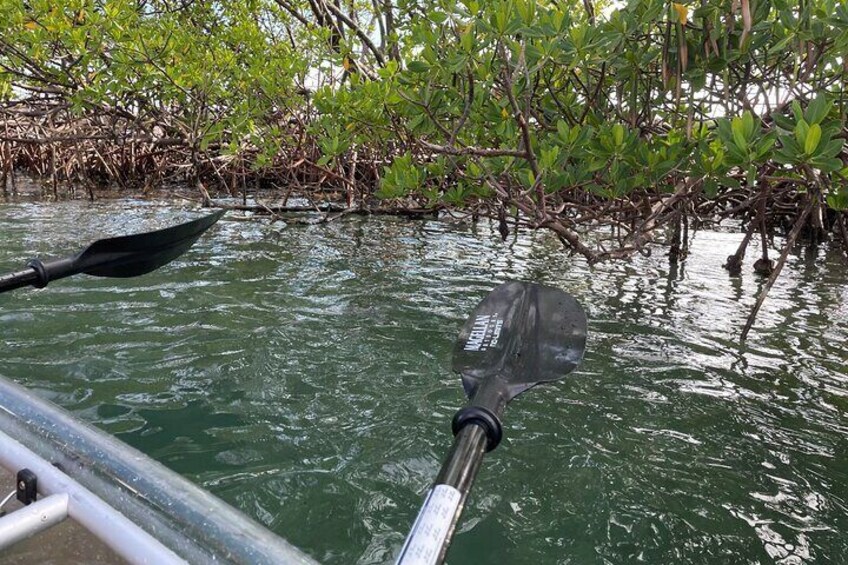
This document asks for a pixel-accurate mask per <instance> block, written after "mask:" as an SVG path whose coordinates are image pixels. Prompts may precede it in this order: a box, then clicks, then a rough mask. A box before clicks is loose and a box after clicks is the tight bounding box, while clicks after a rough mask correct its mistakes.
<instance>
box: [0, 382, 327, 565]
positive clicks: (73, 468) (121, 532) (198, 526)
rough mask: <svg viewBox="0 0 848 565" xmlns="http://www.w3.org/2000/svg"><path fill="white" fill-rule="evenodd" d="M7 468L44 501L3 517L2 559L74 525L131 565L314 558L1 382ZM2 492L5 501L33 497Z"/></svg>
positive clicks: (1, 443)
mask: <svg viewBox="0 0 848 565" xmlns="http://www.w3.org/2000/svg"><path fill="white" fill-rule="evenodd" d="M0 467H3V468H5V469H6V470H7V471H8V472H9V473H11V475H12V476H16V475H17V473H18V472H20V471H22V470H23V469H28V470H29V471H30V472H32V473H33V474H34V475H35V477H37V481H36V482H37V497H36V500H35V501H34V502H31V503H30V504H28V505H26V506H20V507H19V508H17V509H15V510H14V511H12V512H9V513H7V514H6V515H5V516H2V517H0V555H2V553H3V552H4V549H5V548H8V547H10V546H12V545H13V544H16V543H18V542H20V541H21V540H24V539H27V538H31V537H33V536H38V535H39V534H40V532H43V531H45V530H47V529H49V528H51V527H52V526H54V525H56V524H59V523H61V522H63V521H64V520H65V519H67V518H71V519H73V520H74V521H75V522H77V523H78V524H79V525H81V526H82V527H83V528H85V529H86V530H88V532H90V533H91V534H92V535H93V536H95V537H96V538H98V539H99V540H100V541H102V542H103V544H105V545H106V546H107V547H108V548H109V549H111V550H112V551H113V552H114V553H115V554H117V555H118V556H120V557H121V558H122V559H124V560H126V561H127V562H129V563H149V564H154V563H155V564H157V565H159V564H169V563H186V562H188V563H208V562H215V563H245V564H248V563H249V564H259V563H294V564H314V563H316V562H315V561H314V560H313V559H312V558H311V557H309V556H308V555H306V554H305V553H303V552H301V551H300V550H298V549H297V548H295V547H294V546H292V545H291V544H289V543H288V542H286V541H285V540H283V539H282V538H280V537H278V536H276V535H274V534H272V533H271V532H270V531H268V530H267V529H265V528H264V527H262V526H261V525H259V524H258V523H256V522H254V521H253V520H251V519H250V518H248V517H247V516H245V515H244V514H242V513H241V512H239V511H237V510H235V509H234V508H232V507H230V506H228V505H227V504H225V503H224V502H223V501H221V500H219V499H218V498H216V497H214V496H212V495H211V494H210V493H208V492H206V491H204V490H203V489H201V488H199V487H197V486H196V485H194V484H193V483H191V482H190V481H188V480H186V479H184V478H183V477H181V476H180V475H178V474H176V473H174V472H173V471H171V470H170V469H168V468H167V467H165V466H164V465H162V464H160V463H158V462H156V461H154V460H152V459H150V458H149V457H147V456H146V455H144V454H143V453H141V452H140V451H138V450H136V449H134V448H132V447H130V446H128V445H126V444H124V443H122V442H120V441H119V440H117V439H116V438H114V437H112V436H110V435H108V434H106V433H104V432H102V431H100V430H98V429H97V428H95V427H93V426H91V425H89V424H86V423H84V422H80V421H79V420H77V419H76V418H74V417H73V416H72V415H71V414H69V413H68V412H66V411H65V410H63V409H61V408H59V407H57V406H55V405H53V404H51V403H49V402H47V401H45V400H43V399H40V398H38V397H37V396H35V395H34V394H32V393H31V392H29V391H27V390H26V389H25V388H23V387H21V386H19V385H17V384H15V383H12V382H10V381H8V380H6V379H3V378H2V377H0ZM15 483H16V481H15V482H14V483H4V484H2V485H0V487H1V488H0V501H2V500H3V499H5V498H7V495H9V494H12V493H10V492H9V491H12V490H13V489H16V487H17V488H23V485H21V484H19V483H18V484H15Z"/></svg>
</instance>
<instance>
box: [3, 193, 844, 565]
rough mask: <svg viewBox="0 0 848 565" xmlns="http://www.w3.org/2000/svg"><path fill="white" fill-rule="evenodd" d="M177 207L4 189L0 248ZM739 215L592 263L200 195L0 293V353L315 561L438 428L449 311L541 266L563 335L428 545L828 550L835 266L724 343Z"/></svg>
mask: <svg viewBox="0 0 848 565" xmlns="http://www.w3.org/2000/svg"><path fill="white" fill-rule="evenodd" d="M193 214H196V212H194V211H191V210H183V211H180V210H174V209H173V208H165V207H161V206H158V205H156V204H154V203H126V202H123V203H109V204H97V205H94V206H92V205H83V204H78V203H69V204H53V205H40V204H26V203H22V204H9V205H6V206H4V207H2V208H0V238H2V241H4V246H3V247H2V249H0V266H2V267H3V268H4V269H6V270H12V269H16V268H19V266H20V264H21V263H22V261H23V260H24V259H26V258H27V257H30V256H34V255H36V254H40V255H60V254H63V253H64V252H66V251H68V250H72V249H75V248H78V247H81V246H83V245H85V243H87V242H88V241H90V240H92V239H97V238H99V237H102V236H103V235H104V234H108V235H114V234H117V233H127V232H131V231H134V230H137V231H142V230H145V229H153V228H156V227H163V226H164V225H168V224H171V223H175V222H177V221H179V220H183V219H186V218H188V217H192V215H193ZM740 237H741V235H740V234H735V233H727V232H699V233H698V234H697V235H696V236H695V238H694V241H693V243H692V253H691V255H690V257H689V258H687V260H686V261H685V262H684V263H680V264H678V265H676V266H675V265H669V263H668V261H667V258H666V257H664V256H663V255H662V254H661V253H656V254H655V255H654V256H653V257H637V258H634V259H633V260H632V261H629V262H620V263H610V264H602V265H599V266H595V267H593V268H589V267H588V266H587V265H586V264H585V263H584V262H583V261H581V260H579V259H577V258H569V257H567V256H565V254H563V253H562V250H561V247H560V244H559V243H558V242H557V241H556V240H555V239H554V238H551V237H549V236H547V235H546V234H543V233H538V234H518V235H516V236H514V237H510V238H509V239H508V240H507V242H506V243H504V242H501V241H500V238H499V236H498V235H497V232H496V230H495V229H492V227H491V226H489V225H487V224H485V223H480V224H478V225H475V226H465V225H454V224H451V223H450V222H439V221H422V222H408V221H401V220H396V219H369V220H362V219H351V220H347V221H342V222H336V223H333V224H330V225H325V226H295V225H289V226H282V225H280V224H274V225H270V226H269V225H265V224H262V223H245V222H235V221H227V220H226V219H225V220H223V221H222V222H221V223H220V224H219V225H218V226H216V228H215V230H214V232H213V233H211V234H210V236H209V237H206V238H204V239H202V240H201V241H200V242H199V243H198V245H197V247H196V248H194V249H193V250H192V251H191V252H190V253H189V254H187V255H185V256H183V257H181V258H180V259H178V260H177V261H175V262H174V263H172V264H171V265H168V266H166V267H165V268H163V269H162V270H160V271H157V272H156V273H153V274H151V275H148V276H145V277H142V278H138V279H129V280H125V281H114V280H98V279H93V278H87V277H78V278H74V279H68V280H66V281H62V282H61V283H57V284H56V285H55V286H51V288H50V289H48V290H45V291H19V292H18V293H15V294H14V295H11V294H10V295H4V296H3V297H2V298H0V323H2V327H3V364H2V368H0V372H2V373H3V374H4V375H5V376H7V377H11V378H13V379H15V380H17V381H18V382H21V383H23V384H26V385H27V386H29V387H31V388H33V389H35V390H37V391H38V392H39V394H41V395H43V396H46V397H48V398H50V399H52V400H54V401H56V402H58V403H59V404H61V405H63V406H65V407H67V408H69V409H71V410H73V411H75V412H76V413H77V414H78V415H80V416H81V417H82V418H84V419H86V420H88V421H92V422H95V423H96V424H97V425H99V426H101V427H103V428H105V429H106V430H108V431H110V432H112V433H115V434H117V435H118V436H119V437H120V438H121V439H123V440H125V441H127V442H128V443H130V444H132V445H134V446H136V447H138V448H140V449H142V450H143V451H145V452H147V453H149V454H150V455H152V456H153V457H155V458H157V459H159V460H160V461H162V462H163V463H165V464H166V465H168V466H170V467H172V468H174V469H176V470H177V471H179V472H180V473H182V474H184V475H186V476H188V477H190V478H192V479H193V480H195V481H197V482H198V483H200V484H201V485H203V486H205V487H206V488H209V489H210V490H212V491H213V492H214V493H216V494H217V495H219V496H221V497H222V498H224V499H225V500H227V501H229V502H231V503H232V504H234V505H235V506H237V507H239V508H241V509H242V510H243V511H245V512H246V513H247V514H249V515H251V516H253V517H254V518H256V519H258V520H259V521H261V522H263V523H264V524H266V525H267V526H268V527H270V528H271V529H273V530H274V531H276V532H278V533H280V534H281V535H283V536H284V537H286V538H287V539H289V540H290V541H291V542H293V543H295V544H296V545H298V546H300V547H302V548H303V549H305V550H306V551H308V552H310V553H311V554H312V555H314V556H315V557H316V558H318V559H319V560H321V561H322V562H326V563H354V562H356V563H363V564H365V563H385V562H389V561H391V558H392V556H393V554H394V553H395V552H396V551H397V550H398V549H399V547H400V544H401V543H402V541H403V538H404V536H405V534H406V531H407V529H408V527H409V525H410V523H411V521H412V519H413V518H414V516H415V514H416V512H417V508H418V505H419V503H420V497H421V495H422V493H423V492H424V490H425V489H426V488H427V486H428V484H429V482H430V481H431V480H432V478H433V477H434V476H435V474H436V472H437V470H438V467H439V464H440V461H441V458H442V456H443V455H444V454H445V452H446V450H447V448H448V447H449V444H450V434H449V426H450V424H449V422H450V418H451V417H452V415H453V412H454V411H455V410H456V409H457V408H458V407H459V406H460V405H461V404H462V402H463V396H462V392H461V387H460V385H459V381H458V379H457V378H456V377H455V376H454V375H452V374H451V372H450V354H451V348H452V346H453V340H454V339H455V336H456V333H457V331H458V329H459V327H460V325H461V323H462V321H463V320H464V319H465V316H466V315H467V313H468V312H469V311H470V310H471V309H472V308H473V307H474V305H475V304H476V303H477V301H478V300H479V299H480V298H481V297H482V296H483V295H484V294H485V293H486V292H487V291H488V290H489V289H491V288H492V287H493V286H495V285H496V284H497V283H499V282H502V281H504V280H507V279H512V278H516V279H524V280H534V281H538V282H543V283H546V284H551V285H554V286H558V287H561V288H563V289H565V290H566V291H568V292H570V293H572V294H573V295H575V297H577V299H578V300H579V301H580V302H581V303H582V304H583V305H584V306H585V308H586V310H587V313H588V315H589V319H590V336H589V342H588V352H587V356H586V359H585V361H584V363H583V365H582V367H581V368H580V369H579V370H578V371H577V372H575V373H574V374H573V376H571V377H570V378H568V379H566V381H565V382H563V383H560V384H558V385H555V386H548V387H543V388H539V389H537V390H534V391H532V392H530V393H527V394H526V395H524V396H523V397H521V398H519V399H518V400H516V401H515V402H514V403H513V404H511V405H510V407H509V410H508V412H507V415H506V418H505V428H506V429H505V433H506V439H505V440H504V443H503V445H502V446H501V447H500V448H499V449H498V450H497V451H496V452H494V453H492V454H490V455H489V456H487V458H486V461H485V463H484V467H483V470H482V472H481V474H480V476H479V478H478V481H477V483H476V485H475V488H474V490H473V491H472V495H471V498H470V499H469V503H468V508H467V510H466V512H465V514H464V517H463V520H462V523H461V524H460V526H459V534H458V535H457V537H456V539H455V542H454V545H453V547H452V549H451V553H450V554H449V562H450V563H456V564H461V563H486V562H488V563H527V564H536V563H630V562H638V561H643V562H646V563H669V562H674V563H772V562H773V563H781V564H793V563H814V562H815V563H837V562H840V560H841V559H843V558H844V556H845V555H848V535H846V532H847V531H848V518H846V516H848V501H846V496H847V495H846V493H848V457H846V456H848V454H846V444H845V437H846V434H847V433H848V372H846V368H845V367H846V363H845V362H846V357H845V353H844V349H843V344H844V343H845V341H846V339H848V286H846V285H845V284H844V281H845V279H846V269H845V266H844V264H842V263H840V262H839V261H838V260H837V259H836V258H835V257H829V256H827V255H826V253H824V252H820V253H819V254H818V255H813V254H812V253H809V252H807V251H805V250H801V251H800V253H799V254H798V255H796V256H793V257H792V258H790V261H789V264H788V265H787V268H786V269H785V271H784V274H783V275H782V276H781V278H780V279H779V280H778V282H777V284H776V285H775V287H774V289H773V290H772V292H771V294H770V297H769V299H768V301H767V302H766V304H765V306H764V308H763V310H762V312H761V313H760V317H759V319H758V321H757V324H756V326H755V332H754V333H752V335H751V337H750V338H749V342H748V343H747V345H745V346H740V345H739V344H738V335H739V331H740V329H741V327H742V325H743V324H744V321H745V317H746V316H747V313H748V311H749V309H750V307H751V306H752V305H753V302H754V300H755V298H756V294H757V292H758V291H759V290H760V288H761V287H762V284H763V283H762V280H760V279H758V278H757V277H755V276H754V275H753V274H750V267H748V270H746V271H745V272H744V273H743V276H742V277H740V278H729V277H728V275H727V273H726V272H725V271H724V270H723V269H722V268H721V264H722V263H723V261H724V259H725V258H726V256H727V255H729V254H730V253H731V252H732V251H733V250H734V248H735V246H736V244H737V243H738V241H739V238H740ZM751 255H752V256H753V253H752V254H751Z"/></svg>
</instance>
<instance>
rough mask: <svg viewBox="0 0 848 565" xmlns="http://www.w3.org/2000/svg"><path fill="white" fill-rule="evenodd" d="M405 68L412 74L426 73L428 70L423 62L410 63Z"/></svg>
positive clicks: (428, 67)
mask: <svg viewBox="0 0 848 565" xmlns="http://www.w3.org/2000/svg"><path fill="white" fill-rule="evenodd" d="M406 67H407V68H408V69H409V70H410V71H412V72H413V73H426V72H427V71H429V70H430V65H428V64H427V63H425V62H424V61H410V62H409V64H408V65H407V66H406Z"/></svg>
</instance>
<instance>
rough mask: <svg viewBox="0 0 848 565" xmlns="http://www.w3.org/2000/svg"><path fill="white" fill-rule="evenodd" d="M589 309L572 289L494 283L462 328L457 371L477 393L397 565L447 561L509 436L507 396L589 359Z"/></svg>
mask: <svg viewBox="0 0 848 565" xmlns="http://www.w3.org/2000/svg"><path fill="white" fill-rule="evenodd" d="M585 348H586V314H584V312H583V309H582V308H581V307H580V305H579V304H578V303H577V301H576V300H575V299H574V298H573V297H571V296H569V295H568V294H566V293H565V292H563V291H561V290H557V289H553V288H549V287H546V286H542V285H538V284H533V283H523V282H509V283H505V284H502V285H500V286H498V287H497V288H495V289H494V290H492V291H491V292H490V293H489V295H488V296H486V298H484V299H483V301H482V302H480V304H478V305H477V308H476V309H475V310H474V312H473V313H472V314H471V316H470V317H469V318H468V320H467V321H466V322H465V326H464V327H463V328H462V331H461V332H460V333H459V338H458V339H457V342H456V345H455V348H454V354H453V370H454V371H456V372H457V373H459V374H460V375H461V377H462V386H463V388H464V389H465V393H466V395H467V396H468V398H469V403H468V405H467V406H466V407H465V408H462V409H460V410H459V411H458V412H457V413H456V415H455V416H454V418H453V433H454V435H455V436H456V438H455V439H454V443H453V448H452V449H451V451H450V453H449V454H448V457H447V459H446V460H445V461H444V463H443V464H442V469H441V471H439V475H438V476H437V477H436V481H435V483H434V485H433V487H432V488H431V489H430V491H429V492H428V493H427V496H426V498H425V500H424V504H423V505H422V507H421V511H420V512H419V513H418V518H416V520H415V523H414V524H413V526H412V531H411V532H410V533H409V536H408V537H407V539H406V543H404V545H403V548H402V549H401V552H400V555H399V556H398V559H397V565H413V564H414V565H425V564H427V565H432V564H436V563H442V562H443V561H444V558H445V553H446V552H447V549H448V545H450V540H451V537H452V535H453V531H454V528H455V526H456V523H457V521H458V520H459V515H460V514H461V513H462V508H463V506H464V503H465V499H466V497H467V496H468V492H469V491H470V490H471V484H472V483H473V482H474V477H475V476H476V475H477V471H478V470H479V469H480V464H481V463H482V460H483V454H484V453H485V452H487V451H491V450H493V449H494V448H495V447H497V446H498V443H499V442H500V440H501V436H502V428H501V417H502V416H503V412H504V408H506V405H507V403H508V402H509V401H510V400H512V399H513V398H515V397H516V396H518V395H519V394H521V393H522V392H524V391H525V390H527V389H529V388H531V387H533V386H535V385H537V384H539V383H543V382H549V381H555V380H558V379H561V378H563V377H564V376H565V375H566V374H568V373H570V372H571V371H573V370H574V368H575V367H577V365H579V364H580V361H581V360H582V359H583V352H584V351H585Z"/></svg>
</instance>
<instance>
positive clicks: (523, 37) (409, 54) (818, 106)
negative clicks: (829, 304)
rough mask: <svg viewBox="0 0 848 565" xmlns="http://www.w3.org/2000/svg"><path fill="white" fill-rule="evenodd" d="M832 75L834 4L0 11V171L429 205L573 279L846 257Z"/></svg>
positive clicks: (265, 4) (12, 2) (292, 4)
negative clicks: (728, 257) (689, 253)
mask: <svg viewBox="0 0 848 565" xmlns="http://www.w3.org/2000/svg"><path fill="white" fill-rule="evenodd" d="M846 53H848V4H847V3H846V2H845V1H844V0H800V1H797V2H796V1H790V0H697V1H681V2H667V1H664V0H630V1H629V2H600V1H596V2H594V3H593V2H592V1H591V0H581V1H576V0H559V1H557V0H547V1H536V0H494V1H484V0H462V1H461V2H459V3H455V2H453V1H447V0H400V1H398V2H389V1H388V0H371V1H365V0H344V1H342V0H230V1H211V2H200V1H193V0H69V1H67V2H63V3H56V2H53V1H51V0H27V1H21V0H7V1H5V2H3V3H2V4H1V5H0V100H2V115H0V116H2V117H1V118H0V119H2V120H3V121H2V124H0V135H2V136H3V137H2V139H3V140H4V145H3V149H2V151H0V155H2V156H3V157H4V161H5V163H6V166H5V168H4V170H6V169H8V168H9V167H10V166H11V163H12V162H15V163H16V164H17V165H18V166H21V167H27V166H29V167H35V168H39V167H41V169H39V170H42V172H47V173H49V174H51V175H52V176H53V178H54V182H56V177H57V176H58V177H59V178H60V180H61V179H68V180H75V179H77V180H79V179H82V178H90V177H92V176H97V177H98V178H100V179H101V180H105V181H107V182H111V183H119V184H127V183H130V182H133V181H135V180H138V179H143V180H146V181H147V182H148V184H150V183H156V182H159V181H162V180H167V179H168V178H170V176H171V175H174V174H180V175H182V174H186V172H188V174H189V176H190V177H191V176H193V177H194V179H195V180H196V181H197V182H198V183H201V181H202V182H203V183H204V184H203V185H201V186H208V185H210V184H218V185H221V186H228V187H230V189H231V190H244V189H245V188H244V187H245V186H246V184H247V183H248V181H250V182H255V183H262V182H264V183H265V184H268V183H272V184H273V185H280V186H283V185H285V186H286V187H287V188H285V189H284V190H285V191H288V190H290V189H291V187H292V186H295V187H297V191H298V192H304V191H305V192H310V193H312V194H315V193H316V192H318V191H321V190H324V189H327V188H331V189H333V190H335V191H337V193H338V194H340V195H342V196H344V197H345V198H346V199H347V204H348V205H355V206H358V207H368V206H375V202H376V201H375V198H378V199H383V202H396V203H400V204H402V205H404V206H407V207H416V208H428V209H432V208H438V207H449V208H452V209H458V210H465V211H468V212H470V213H473V214H474V215H478V216H479V215H484V216H486V215H488V216H491V217H495V218H498V219H499V220H500V225H501V230H502V233H504V234H506V233H507V232H508V230H509V229H510V228H509V225H510V224H511V223H512V222H513V221H514V222H516V223H524V224H529V225H531V226H533V227H547V228H550V229H552V230H554V231H555V232H556V233H557V234H558V235H559V236H560V237H561V239H562V240H563V242H564V243H565V244H566V245H567V246H569V247H570V248H572V249H574V250H576V251H578V252H580V253H582V254H584V255H585V256H586V257H587V258H589V259H590V260H592V261H595V260H601V259H605V258H609V257H616V256H624V255H627V254H629V253H632V252H634V251H638V250H641V249H642V248H643V247H644V246H645V245H646V244H647V243H648V242H649V241H652V240H654V239H655V235H654V233H655V231H656V228H658V227H659V226H661V225H669V226H671V227H672V229H671V230H670V231H669V233H670V234H672V235H671V236H670V237H671V242H672V244H673V252H674V253H675V254H680V253H685V244H686V237H685V236H686V230H687V229H688V228H689V225H690V223H691V222H693V221H694V222H703V221H713V220H716V219H719V218H722V217H728V216H730V217H737V218H739V217H741V218H745V219H747V220H748V223H747V225H748V226H749V230H748V234H747V237H746V241H745V244H746V245H747V242H748V240H749V239H750V237H751V235H752V233H753V232H754V231H755V230H758V229H759V230H761V231H762V233H763V237H764V238H765V236H766V233H772V231H773V230H772V228H773V227H774V226H782V227H785V228H787V229H788V228H789V227H792V226H794V227H796V228H797V231H801V230H806V231H808V232H810V233H812V234H814V235H816V236H817V237H821V236H825V235H826V234H828V233H834V234H836V236H837V237H840V238H845V241H846V242H848V235H846V231H845V220H844V216H845V212H844V211H845V210H846V209H848V183H847V182H846V178H847V177H848V168H846V159H848V152H846V148H845V139H846V135H848V127H846V99H845V96H846V89H845V82H846V73H847V72H848V58H846ZM3 180H4V186H5V177H4V179H3ZM203 190H204V191H205V188H203ZM587 227H591V228H592V229H591V230H587V229H586V228H587ZM589 231H591V232H592V235H591V236H587V233H588V232H589ZM681 233H682V236H681ZM796 235H797V234H796ZM743 252H744V247H743V248H742V249H740V256H739V257H738V258H737V259H741V253H743Z"/></svg>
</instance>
